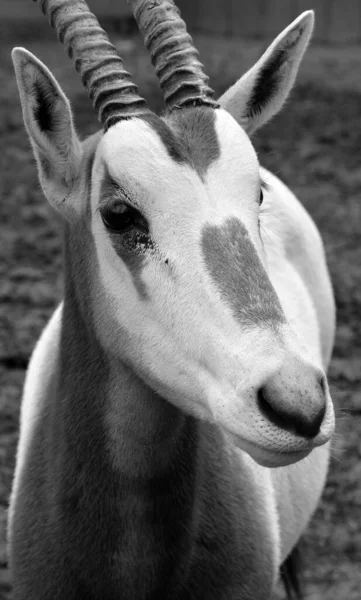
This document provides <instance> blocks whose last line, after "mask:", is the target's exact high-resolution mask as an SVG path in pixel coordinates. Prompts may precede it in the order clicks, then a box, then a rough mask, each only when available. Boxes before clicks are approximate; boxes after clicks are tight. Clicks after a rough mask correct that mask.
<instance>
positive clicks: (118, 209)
mask: <svg viewBox="0 0 361 600" xmlns="http://www.w3.org/2000/svg"><path fill="white" fill-rule="evenodd" d="M101 217H102V219H103V223H104V225H105V227H106V228H107V229H109V231H113V232H115V233H123V232H126V231H129V230H130V229H132V228H137V229H140V230H142V231H148V224H147V221H146V220H145V218H144V217H143V216H142V215H141V214H140V212H139V211H138V210H136V209H135V208H133V207H131V206H128V205H127V204H122V203H120V202H119V203H117V204H111V205H110V206H107V207H105V208H104V209H103V210H102V211H101Z"/></svg>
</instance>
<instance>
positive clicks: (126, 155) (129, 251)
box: [14, 2, 333, 466]
mask: <svg viewBox="0 0 361 600" xmlns="http://www.w3.org/2000/svg"><path fill="white" fill-rule="evenodd" d="M135 4H137V3H136V2H135ZM164 4H169V3H167V2H165V3H164ZM138 17H139V15H138ZM177 18H178V17H177ZM138 20H140V24H141V29H142V27H143V28H144V23H143V24H142V21H141V17H139V19H138ZM311 29H312V13H305V15H304V16H303V17H301V18H299V19H298V20H297V21H296V22H295V23H293V24H292V25H291V26H290V27H289V28H288V29H287V30H286V31H285V32H284V33H283V34H281V36H279V38H277V40H276V41H275V42H274V44H273V45H272V46H271V47H270V49H269V50H268V51H267V52H266V53H265V55H264V56H263V57H262V58H261V59H260V61H259V63H257V65H256V66H255V67H254V68H253V69H251V71H249V72H248V73H247V74H246V75H245V76H244V77H243V78H242V79H241V81H240V82H238V83H237V84H236V85H235V86H234V90H233V92H232V89H233V88H231V90H230V91H229V92H227V93H226V94H225V96H224V99H225V100H224V104H225V105H226V108H227V109H228V111H226V110H223V109H222V108H219V107H218V105H217V104H216V103H215V102H214V101H213V100H212V99H211V90H210V88H207V87H205V85H206V84H205V78H204V76H203V74H202V73H201V71H199V72H198V71H197V73H196V75H195V71H194V69H195V70H197V69H198V68H199V64H198V65H197V64H196V66H194V64H195V63H194V62H192V63H191V67H190V68H192V69H191V70H192V73H191V76H190V77H191V79H190V82H189V81H188V83H187V81H186V82H185V83H184V85H183V84H179V73H178V72H177V70H176V69H175V74H172V72H171V73H169V72H167V73H164V70H167V68H168V67H167V64H168V63H167V61H166V62H165V63H164V64H166V67H164V65H163V67H162V69H163V70H161V72H162V75H161V82H162V84H163V87H164V88H165V96H166V99H167V98H168V102H167V104H168V111H167V113H166V115H165V116H164V117H162V118H160V117H158V116H156V115H154V114H153V113H151V112H150V111H149V110H148V109H146V108H143V104H142V103H144V101H142V100H141V99H139V97H137V96H136V98H135V100H134V98H133V99H132V98H131V100H132V102H133V109H131V108H129V107H130V106H131V102H130V101H129V89H128V86H127V87H126V89H127V92H126V93H127V94H128V96H127V99H126V101H125V102H124V105H123V104H122V103H121V102H120V104H119V98H118V96H117V103H118V104H116V110H115V112H114V109H113V108H112V107H113V104H114V102H115V101H114V99H111V101H110V102H109V101H107V94H108V95H109V94H111V95H114V89H113V88H114V74H113V73H111V76H110V75H109V77H108V76H107V75H99V81H100V82H101V85H103V82H104V81H105V82H106V84H105V85H108V83H109V82H110V83H109V85H110V88H111V89H110V91H109V90H105V91H106V93H104V91H103V90H102V89H100V91H99V89H98V88H97V87H96V86H97V85H98V84H97V82H95V83H94V81H95V80H96V77H98V76H94V77H93V76H92V77H93V79H94V81H93V84H94V86H95V88H96V89H95V92H94V90H93V91H91V90H90V91H91V95H92V96H93V97H96V101H95V103H97V108H99V111H100V114H101V118H102V120H103V122H104V125H105V131H104V134H103V136H102V137H99V138H97V143H96V145H94V148H93V152H92V156H91V157H90V158H89V157H88V159H87V160H86V161H85V160H84V155H83V151H82V149H81V147H80V145H79V143H78V141H77V138H76V135H75V133H74V130H73V127H72V118H71V113H70V109H69V106H68V103H67V101H66V99H65V97H64V96H63V94H62V92H61V90H60V88H59V87H58V84H57V83H56V82H55V80H54V79H53V78H52V76H51V75H50V73H49V72H48V71H47V70H46V68H45V67H43V65H41V64H39V63H38V61H37V60H36V59H35V58H34V57H31V56H30V55H29V54H28V53H25V52H24V51H20V50H18V51H16V52H17V54H15V56H14V61H15V66H16V70H17V76H18V82H19V88H20V95H21V98H22V100H24V99H26V102H23V111H24V118H25V123H26V126H27V129H28V131H29V134H30V136H31V139H32V142H33V146H34V151H35V154H36V157H37V160H38V164H39V169H40V176H41V181H42V185H43V188H44V191H45V192H46V194H47V196H48V198H49V199H50V201H52V202H53V203H54V204H55V205H56V207H57V208H58V210H60V211H62V212H63V213H64V215H65V217H66V218H67V219H68V221H69V223H70V224H69V228H70V230H73V237H74V238H75V237H76V238H77V240H78V243H77V245H76V248H77V249H76V252H81V253H82V255H83V256H82V260H83V263H84V264H85V265H86V268H87V270H88V272H89V273H91V276H90V277H91V281H92V283H91V292H90V295H89V298H85V299H84V302H86V303H87V304H88V305H89V307H91V313H92V315H93V321H94V328H95V331H96V334H97V336H98V338H99V340H100V341H101V344H102V345H103V347H104V348H105V349H106V352H108V353H109V354H111V355H112V356H115V357H117V358H118V359H120V360H122V361H124V362H125V363H126V364H127V365H129V366H130V367H131V368H132V369H133V370H134V372H135V373H136V374H137V375H138V376H140V377H141V378H142V379H143V380H144V381H145V383H146V384H148V385H149V386H150V387H151V388H153V389H154V390H155V391H156V392H158V393H159V394H160V395H162V396H164V397H165V398H167V399H168V400H169V401H170V402H172V403H173V404H175V405H177V406H179V407H180V408H181V409H182V410H184V411H185V412H187V413H190V414H194V415H196V416H199V417H201V418H203V419H206V420H211V421H213V422H214V421H215V422H216V423H218V424H219V425H220V426H221V427H222V428H223V430H224V431H225V432H227V433H228V434H230V435H231V436H233V440H234V441H235V442H236V443H237V445H239V446H240V447H241V448H243V449H245V450H246V451H248V452H249V453H250V454H251V455H252V456H254V457H255V458H256V460H258V461H259V462H261V463H262V464H266V465H270V466H278V465H281V464H288V463H290V462H294V461H295V460H298V459H299V458H301V457H302V456H304V455H305V454H307V453H308V452H309V451H310V450H311V449H312V448H313V447H314V446H316V445H320V444H322V443H324V442H325V441H327V440H328V439H329V437H330V435H331V433H332V430H333V411H332V404H331V400H330V397H329V394H328V391H327V383H326V378H325V375H324V373H323V372H322V370H321V369H320V368H319V367H318V366H317V365H316V364H314V363H313V362H312V360H311V359H310V358H309V357H308V356H307V354H306V353H305V352H304V351H303V349H302V347H301V345H300V344H299V342H298V340H297V338H296V336H295V334H294V333H293V332H292V331H291V329H290V327H289V325H288V323H287V321H286V318H285V315H284V312H283V310H282V307H281V303H280V300H279V298H278V296H277V294H276V291H275V289H274V288H273V286H272V284H271V281H270V279H269V277H268V274H267V265H266V261H265V256H264V254H263V242H262V238H261V234H260V228H259V211H260V203H261V201H262V196H263V190H262V181H261V177H260V170H259V164H258V160H257V156H256V153H255V151H254V149H253V146H252V144H251V142H250V139H249V137H248V135H247V133H246V130H247V131H248V132H250V131H252V130H253V129H255V128H256V127H257V126H258V125H259V124H262V122H264V121H265V120H267V119H268V118H269V117H270V116H272V114H273V113H275V112H276V111H277V110H278V108H279V106H280V105H281V104H282V102H283V100H284V98H285V97H286V96H287V93H288V90H289V89H290V87H291V85H292V83H293V79H294V76H295V72H296V71H297V67H298V64H299V61H300V58H301V56H302V54H303V51H304V49H305V47H306V45H307V41H308V38H309V35H310V31H311ZM149 43H150V46H151V42H149ZM151 50H152V48H151ZM152 53H153V54H154V55H156V54H157V49H155V50H154V48H153V50H152ZM93 58H94V57H93ZM170 64H173V63H172V61H171V60H170ZM173 66H174V65H173ZM182 69H183V67H182ZM93 71H94V69H93ZM93 71H92V73H93ZM94 72H95V71H94ZM107 77H108V79H107ZM162 77H163V80H162ZM185 77H186V76H185ZM108 80H109V81H108ZM164 80H165V81H166V82H168V83H167V85H168V84H169V88H168V89H167V87H166V84H164ZM86 81H87V82H88V81H89V77H88V75H87V76H86ZM169 82H170V83H169ZM99 85H100V84H99ZM112 86H113V87H112ZM197 86H198V87H197ZM89 87H91V86H89ZM194 89H196V91H194ZM189 90H191V91H189ZM112 98H113V96H112ZM169 98H171V100H169ZM237 98H238V101H236V100H237ZM221 102H222V100H221ZM34 104H35V109H36V110H35V109H34V108H33V107H34ZM193 104H196V106H193ZM190 105H191V106H190ZM29 107H30V108H29ZM109 107H110V108H109ZM119 107H120V108H119ZM124 107H125V108H124ZM139 107H141V108H139ZM39 108H40V109H41V108H42V110H45V111H47V113H48V116H49V115H52V113H54V112H55V111H57V114H56V115H53V116H52V117H51V118H50V119H47V127H48V128H49V122H50V124H51V123H52V124H53V130H52V131H51V130H50V131H49V130H44V128H42V125H41V120H39V118H37V117H36V115H39V114H41V113H39ZM124 111H125V114H123V113H124ZM230 113H232V114H233V115H234V117H235V118H233V116H231V114H230ZM129 117H131V118H129ZM59 119H62V122H63V123H65V126H62V127H59ZM50 129H51V125H50ZM64 132H65V133H64ZM64 135H67V138H66V139H65V138H64ZM59 156H60V157H61V165H60V166H61V168H62V169H63V171H64V172H62V173H60V172H59V167H57V165H56V158H57V157H59ZM47 162H48V163H49V164H46V163H47ZM57 168H58V172H57ZM89 180H91V181H89ZM90 183H91V185H89V184H90ZM85 188H86V190H85ZM88 192H89V193H88ZM64 197H65V200H64ZM79 239H80V240H84V242H83V243H79ZM85 240H88V241H87V243H85ZM90 246H91V247H90ZM71 252H72V248H69V253H70V255H71ZM73 252H75V247H74V248H73ZM94 256H95V257H96V265H95V264H94V263H93V262H91V261H93V257H94ZM90 258H91V260H90ZM280 453H282V454H280Z"/></svg>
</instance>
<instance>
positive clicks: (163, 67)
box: [128, 0, 219, 108]
mask: <svg viewBox="0 0 361 600" xmlns="http://www.w3.org/2000/svg"><path fill="white" fill-rule="evenodd" d="M128 3H129V4H130V5H131V7H132V10H133V14H134V17H135V19H136V21H137V23H138V27H139V30H140V32H141V34H142V36H143V38H144V43H145V46H146V48H147V50H149V52H150V55H151V59H152V63H153V65H154V67H155V70H156V73H157V76H158V78H159V81H160V85H161V88H162V90H163V93H164V100H165V103H166V105H167V106H168V107H169V108H178V107H179V108H180V107H182V106H185V105H187V104H190V105H201V106H202V105H206V106H211V107H214V108H217V107H218V106H219V105H218V104H217V102H215V100H214V99H213V95H214V92H213V90H212V89H211V88H210V87H209V86H208V80H209V78H208V77H207V76H206V75H205V74H204V72H203V65H202V63H201V62H200V61H199V54H198V52H197V50H196V49H195V47H194V45H193V40H192V38H191V36H190V35H189V34H188V33H187V30H186V25H185V23H184V21H183V20H182V18H181V16H180V12H179V10H178V8H177V7H176V6H175V4H174V2H173V0H128Z"/></svg>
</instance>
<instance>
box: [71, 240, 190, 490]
mask: <svg viewBox="0 0 361 600" xmlns="http://www.w3.org/2000/svg"><path fill="white" fill-rule="evenodd" d="M69 238H70V236H69V234H66V246H65V248H66V251H65V261H66V269H65V272H66V283H65V298H64V309H63V324H62V337H61V370H62V372H61V381H62V403H61V406H62V409H63V410H64V411H66V415H68V416H69V418H70V419H71V423H69V425H70V430H73V429H74V427H76V430H77V435H76V439H73V440H68V441H69V442H71V444H70V447H72V446H73V444H74V443H75V442H76V441H77V442H78V443H82V444H83V445H84V446H85V447H90V446H94V445H95V444H98V445H99V444H100V442H101V443H102V446H103V448H102V449H100V447H99V448H98V452H100V453H101V455H102V456H103V457H107V460H108V462H109V464H110V466H111V467H112V468H113V469H115V470H116V471H117V472H118V473H119V475H122V474H123V475H124V476H126V477H130V478H132V477H146V478H147V477H148V478H149V477H152V476H156V477H159V475H160V473H161V471H162V470H167V468H168V467H170V466H171V464H172V461H173V460H174V459H175V457H176V456H177V457H179V450H180V448H179V446H182V447H183V445H184V437H185V436H186V438H187V439H188V438H189V434H190V432H191V431H192V432H194V435H195V432H196V431H198V422H197V421H196V420H195V419H194V418H193V417H190V416H186V415H185V414H184V413H183V412H182V411H181V410H179V409H178V408H176V407H175V406H173V405H172V404H170V403H169V402H168V401H167V400H166V399H164V398H161V397H160V396H159V395H158V394H156V393H155V392H153V390H151V389H150V388H149V387H148V386H147V385H146V384H145V383H143V382H142V381H141V380H140V379H139V377H138V376H137V375H136V374H135V373H134V372H133V371H132V369H131V368H130V367H128V366H127V365H125V364H124V363H123V362H122V361H121V360H117V359H116V358H114V357H111V356H106V355H105V352H104V350H103V349H102V347H101V346H100V344H99V341H98V340H97V336H96V334H95V331H94V328H93V326H92V322H93V314H92V308H91V306H90V305H89V298H90V290H91V282H90V280H89V274H88V275H87V269H86V268H85V265H84V264H82V260H81V252H80V248H79V251H76V252H74V248H72V261H69V260H67V259H68V256H67V252H68V250H69V245H70V242H71V243H72V245H74V240H70V239H69ZM76 250H78V249H76ZM74 256H77V257H78V258H77V264H74ZM93 264H94V265H95V261H93ZM75 281H76V282H77V285H75ZM84 300H85V302H84ZM194 435H193V434H192V435H191V438H190V440H189V441H190V443H191V445H193V444H192V442H191V440H193V438H194ZM193 443H194V440H193ZM184 450H185V448H184Z"/></svg>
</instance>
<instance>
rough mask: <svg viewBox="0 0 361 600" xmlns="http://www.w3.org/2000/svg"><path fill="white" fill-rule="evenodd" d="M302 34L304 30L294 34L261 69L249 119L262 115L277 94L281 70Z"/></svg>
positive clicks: (251, 102) (248, 110)
mask: <svg viewBox="0 0 361 600" xmlns="http://www.w3.org/2000/svg"><path fill="white" fill-rule="evenodd" d="M302 32H303V28H299V29H298V30H297V31H295V32H293V33H294V34H295V37H294V38H293V39H291V38H289V39H288V40H286V42H285V45H284V46H283V47H282V48H280V49H279V50H278V51H277V52H276V53H275V54H273V56H271V57H270V58H269V60H268V61H267V62H266V64H265V65H264V66H263V68H262V69H261V71H260V73H259V76H258V80H257V82H256V84H255V86H254V89H253V94H252V96H251V98H250V99H249V101H248V104H247V110H246V117H247V118H251V117H253V116H255V115H258V114H260V113H261V111H262V109H263V107H264V106H265V105H266V104H267V102H268V101H269V99H270V98H271V97H272V95H273V94H275V93H276V92H277V88H278V87H279V84H280V79H281V73H280V68H281V67H282V65H283V64H284V63H285V62H286V61H287V59H288V57H289V53H290V50H292V48H293V47H294V46H295V45H296V44H297V42H298V40H299V38H300V36H301V35H302ZM289 35H291V33H290V34H289Z"/></svg>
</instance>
